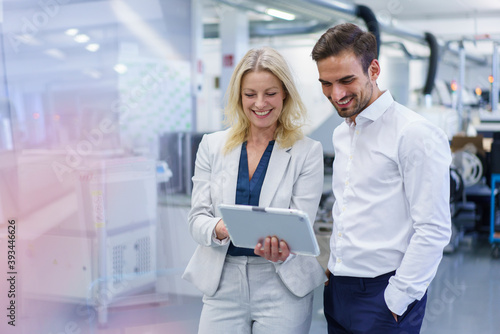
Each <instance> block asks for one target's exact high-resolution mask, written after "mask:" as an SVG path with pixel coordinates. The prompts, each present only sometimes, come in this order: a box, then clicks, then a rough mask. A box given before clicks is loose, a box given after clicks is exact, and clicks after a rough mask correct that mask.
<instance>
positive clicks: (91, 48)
mask: <svg viewBox="0 0 500 334" xmlns="http://www.w3.org/2000/svg"><path fill="white" fill-rule="evenodd" d="M99 47H100V46H99V44H97V43H91V44H88V45H87V46H86V47H85V49H87V50H89V51H90V52H96V51H97V50H99Z"/></svg>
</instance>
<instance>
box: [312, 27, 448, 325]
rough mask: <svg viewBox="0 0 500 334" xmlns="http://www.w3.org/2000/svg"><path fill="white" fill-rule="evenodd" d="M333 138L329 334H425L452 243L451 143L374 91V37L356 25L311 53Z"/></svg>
mask: <svg viewBox="0 0 500 334" xmlns="http://www.w3.org/2000/svg"><path fill="white" fill-rule="evenodd" d="M312 58H313V59H314V60H315V61H316V64H317V66H318V72H319V81H320V83H321V85H322V88H323V93H324V94H325V96H326V97H327V98H328V100H330V102H331V103H332V104H333V106H334V107H335V109H336V110H337V112H338V114H339V115H340V116H341V117H343V118H345V122H343V123H342V124H341V125H339V126H338V127H337V128H336V129H335V130H334V132H333V145H334V149H335V160H334V163H333V182H332V187H333V195H334V196H335V204H334V206H333V209H332V215H333V232H332V236H331V240H330V248H331V253H330V259H329V263H328V270H327V276H328V277H329V281H328V282H327V283H326V284H325V285H326V286H325V290H324V311H325V316H326V319H327V322H328V333H329V334H332V333H369V334H376V333H381V334H382V333H383V334H391V333H419V331H420V327H421V325H422V320H423V317H424V312H425V304H426V300H427V294H426V291H427V287H428V286H429V284H430V282H431V281H432V279H433V278H434V276H435V274H436V271H437V267H438V265H439V262H440V261H441V258H442V253H443V248H444V247H445V246H446V245H447V244H448V242H449V239H450V226H451V221H450V210H449V189H450V188H449V165H450V163H451V153H450V148H449V144H448V140H447V138H446V136H445V134H444V133H443V131H441V130H440V129H438V128H437V127H436V126H434V125H433V124H431V123H430V122H429V121H427V120H425V119H424V118H423V117H421V116H420V115H418V114H416V113H415V112H413V111H411V110H409V109H408V108H406V107H404V106H402V105H400V104H398V103H397V102H395V101H394V100H393V98H392V96H391V94H390V92H389V91H381V90H380V89H379V87H378V86H377V82H376V80H377V78H378V76H379V74H380V64H379V62H378V60H377V45H376V40H375V37H374V36H373V35H372V34H371V33H368V32H363V31H362V30H361V29H360V28H359V27H357V26H356V25H354V24H351V23H345V24H340V25H338V26H335V27H333V28H330V29H329V30H328V31H327V32H326V33H325V34H323V36H321V38H320V39H319V40H318V42H317V43H316V45H315V46H314V48H313V51H312Z"/></svg>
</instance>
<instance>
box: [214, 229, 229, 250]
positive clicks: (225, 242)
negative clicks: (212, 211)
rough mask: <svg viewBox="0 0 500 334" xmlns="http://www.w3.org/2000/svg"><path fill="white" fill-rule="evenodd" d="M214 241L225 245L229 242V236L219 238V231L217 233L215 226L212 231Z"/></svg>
mask: <svg viewBox="0 0 500 334" xmlns="http://www.w3.org/2000/svg"><path fill="white" fill-rule="evenodd" d="M212 242H214V243H215V244H217V245H220V246H224V245H225V244H227V243H228V242H229V237H227V238H225V239H222V240H219V239H217V233H215V228H214V230H213V232H212Z"/></svg>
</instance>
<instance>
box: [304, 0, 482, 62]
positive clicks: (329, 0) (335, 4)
mask: <svg viewBox="0 0 500 334" xmlns="http://www.w3.org/2000/svg"><path fill="white" fill-rule="evenodd" d="M303 1H306V2H309V3H312V4H315V5H319V6H323V7H325V8H328V9H331V10H334V11H338V12H341V13H344V14H350V15H352V16H355V17H359V16H358V7H359V6H361V5H359V6H358V5H354V4H346V3H343V2H340V1H333V0H303ZM378 26H379V28H380V30H381V31H384V32H385V33H387V34H389V35H394V36H398V37H402V38H406V39H409V40H413V41H415V42H417V43H420V44H424V45H428V42H427V40H426V36H425V35H423V34H418V33H415V32H412V31H409V30H405V29H403V28H400V27H395V26H393V25H390V24H385V23H383V22H378ZM368 29H370V27H369V26H368ZM438 45H439V44H438ZM440 47H441V48H442V49H443V48H444V51H449V52H451V53H453V54H455V55H456V56H459V57H460V50H456V49H452V48H450V46H449V44H444V45H440ZM466 58H467V60H470V61H473V62H475V63H476V64H478V65H480V66H485V65H487V64H488V61H487V59H486V57H483V58H482V57H476V56H473V55H467V54H466Z"/></svg>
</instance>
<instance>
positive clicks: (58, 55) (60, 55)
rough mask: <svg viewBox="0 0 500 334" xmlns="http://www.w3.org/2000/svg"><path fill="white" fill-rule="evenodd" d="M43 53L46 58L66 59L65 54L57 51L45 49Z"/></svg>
mask: <svg viewBox="0 0 500 334" xmlns="http://www.w3.org/2000/svg"><path fill="white" fill-rule="evenodd" d="M43 53H45V54H46V55H47V56H51V57H52V58H56V59H59V60H64V59H66V54H65V53H64V52H62V51H61V50H59V49H47V50H45V51H43Z"/></svg>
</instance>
